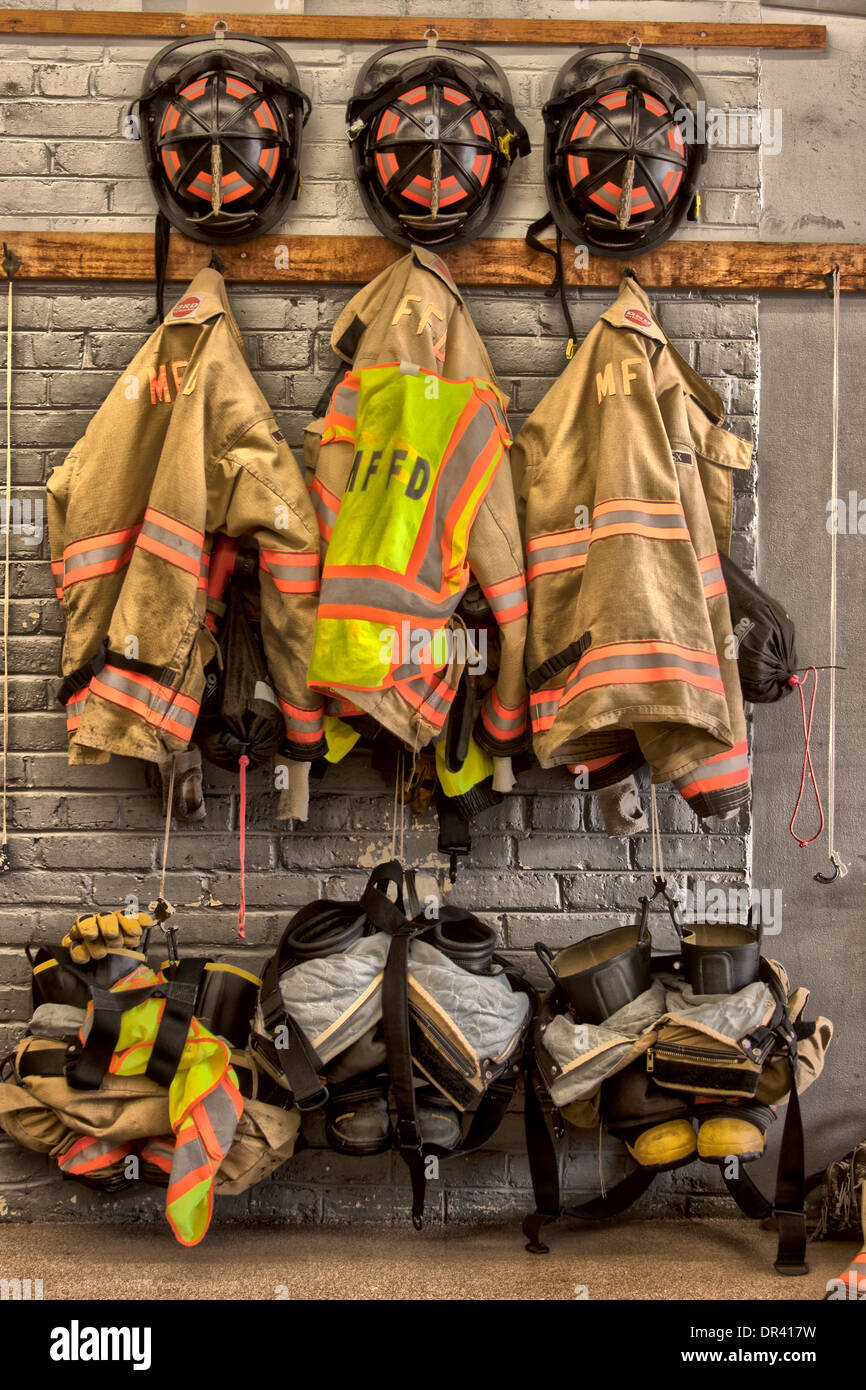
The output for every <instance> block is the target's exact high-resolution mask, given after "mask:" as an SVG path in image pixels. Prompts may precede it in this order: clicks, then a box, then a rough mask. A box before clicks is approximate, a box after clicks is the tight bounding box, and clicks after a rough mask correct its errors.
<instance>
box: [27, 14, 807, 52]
mask: <svg viewBox="0 0 866 1390" xmlns="http://www.w3.org/2000/svg"><path fill="white" fill-rule="evenodd" d="M217 20H225V22H226V23H227V24H228V26H229V29H230V30H233V31H234V32H235V33H239V34H258V35H259V36H260V37H262V38H270V39H291V40H307V41H311V40H317V41H318V42H320V43H321V42H332V43H344V42H345V41H346V40H347V39H353V40H357V41H359V42H367V43H397V42H402V41H406V40H412V39H421V38H422V37H423V35H424V30H425V29H426V28H427V27H428V25H433V26H434V27H435V28H436V30H437V31H438V33H439V37H440V38H441V39H449V40H453V41H458V42H461V43H482V44H501V43H514V44H551V45H560V44H563V45H566V46H570V47H572V48H577V47H579V46H580V45H582V44H594V43H626V42H627V41H628V39H629V38H630V37H631V35H632V34H637V36H638V37H639V38H640V39H641V40H642V42H643V43H645V44H655V45H661V46H662V47H664V48H672V47H675V48H702V47H709V46H712V47H714V48H788V49H822V48H824V47H826V42H827V30H826V26H825V25H823V24H687V23H686V24H684V23H640V22H638V23H635V22H624V23H617V22H614V21H613V20H592V19H591V20H585V19H563V20H560V19H540V20H536V19H481V18H479V19H460V18H453V19H452V18H446V17H441V18H440V17H437V16H432V17H429V18H426V19H425V18H422V17H420V16H415V15H412V16H395V15H382V16H379V15H359V14H352V15H289V14H279V13H271V14H255V15H251V14H225V15H224V14H200V15H190V14H178V13H154V14H131V13H129V12H128V11H122V12H120V13H112V12H110V11H107V10H3V9H0V34H28V35H45V34H58V35H63V36H64V37H65V38H72V37H89V38H124V39H135V38H141V39H144V38H165V39H171V38H177V37H182V36H185V35H191V34H203V35H210V33H211V32H212V30H213V26H214V24H215V22H216V21H217Z"/></svg>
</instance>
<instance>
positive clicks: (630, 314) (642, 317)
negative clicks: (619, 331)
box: [623, 309, 653, 328]
mask: <svg viewBox="0 0 866 1390" xmlns="http://www.w3.org/2000/svg"><path fill="white" fill-rule="evenodd" d="M623 318H624V319H628V321H629V323H637V324H640V326H641V328H652V326H653V321H652V319H651V318H649V317H648V316H647V315H646V314H644V313H642V312H641V310H640V309H626V311H625V313H624V314H623Z"/></svg>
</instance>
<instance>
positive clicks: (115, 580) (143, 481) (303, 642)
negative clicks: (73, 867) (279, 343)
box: [48, 270, 325, 799]
mask: <svg viewBox="0 0 866 1390" xmlns="http://www.w3.org/2000/svg"><path fill="white" fill-rule="evenodd" d="M48 523H49V530H50V535H51V558H52V567H53V570H54V575H55V583H56V586H57V595H58V598H59V599H60V602H61V605H62V608H63V616H64V619H65V623H66V632H65V637H64V642H63V654H62V675H63V676H64V677H65V680H64V683H63V687H62V689H61V699H62V701H63V702H64V703H65V705H66V711H67V724H68V733H69V760H70V762H72V763H99V762H107V761H108V758H109V756H110V754H111V753H121V754H128V755H132V756H133V757H138V758H144V759H147V760H149V761H156V760H158V759H159V758H160V757H162V756H164V755H165V754H166V753H171V752H176V751H178V750H180V749H182V748H184V747H185V746H186V744H187V743H188V742H189V739H190V737H191V735H192V732H193V729H194V726H195V722H196V717H197V715H198V711H199V702H200V699H201V695H202V690H203V668H204V666H205V665H206V663H207V662H208V661H209V659H210V658H211V656H212V655H213V652H214V649H215V644H214V641H213V638H212V637H211V635H210V633H209V632H208V630H207V628H206V627H205V625H204V617H205V611H206V601H207V583H208V565H209V560H210V553H211V548H212V545H213V540H214V536H215V533H217V532H224V533H225V534H226V535H228V536H234V537H238V536H242V535H243V536H247V537H250V538H252V539H253V540H255V541H256V543H257V544H258V547H259V556H260V581H261V628H262V637H263V642H264V647H265V655H266V659H267V663H268V667H269V670H270V675H271V680H272V682H273V685H274V688H275V691H276V694H277V698H278V700H279V704H280V707H281V709H282V712H283V716H284V719H285V728H286V742H285V753H286V755H287V756H288V758H289V759H291V760H294V761H293V762H292V763H291V764H290V766H291V775H294V776H295V778H296V779H297V780H298V781H299V782H303V781H304V780H305V777H306V773H307V772H308V764H309V761H310V760H311V759H313V758H315V757H317V756H319V755H320V754H321V753H322V752H324V749H325V744H324V738H323V731H322V708H321V699H320V697H319V696H318V695H316V694H315V693H314V692H312V691H310V690H309V689H308V688H307V683H306V669H307V663H308V661H309V654H310V645H311V642H312V636H313V629H314V624H315V611H316V593H317V589H318V532H317V529H316V522H315V516H314V514H313V510H312V506H311V503H310V498H309V495H308V493H307V490H306V487H305V485H304V480H303V477H302V474H301V471H300V469H299V467H298V465H297V463H296V462H295V459H294V458H293V456H292V454H291V451H290V450H289V447H288V445H287V444H286V441H285V439H284V438H283V436H282V434H281V433H280V431H279V429H278V427H277V424H276V422H275V420H274V418H273V415H272V413H271V410H270V408H269V406H268V404H267V401H266V400H265V398H264V396H263V395H262V393H261V391H260V390H259V388H258V386H257V385H256V383H255V381H254V380H253V378H252V376H251V374H250V370H249V367H248V365H247V359H246V354H245V351H244V346H243V343H242V340H241V336H240V331H239V329H238V326H237V324H236V322H235V319H234V316H233V315H232V312H231V309H230V308H229V304H228V300H227V297H226V291H225V284H224V281H223V279H222V277H221V276H220V275H219V274H218V273H217V272H216V271H215V270H203V271H201V272H200V273H199V274H198V275H197V276H196V278H195V279H194V281H193V282H192V284H191V285H190V286H189V288H188V290H187V291H186V293H185V294H184V295H182V297H181V299H180V300H179V301H178V303H177V304H175V306H174V307H173V308H172V309H171V311H170V312H169V313H168V315H167V316H166V318H165V320H164V322H163V323H162V324H161V325H160V326H159V327H158V328H157V329H156V331H155V332H154V333H153V335H152V336H151V337H150V338H149V339H148V341H147V342H146V343H145V345H144V346H143V347H142V348H141V350H140V351H139V352H138V353H137V354H136V356H135V358H134V359H133V361H132V362H131V363H130V365H129V367H128V368H127V370H126V372H124V374H123V376H121V378H120V379H119V381H118V382H117V384H116V385H115V386H114V388H113V390H112V391H111V393H110V395H109V396H108V398H107V400H106V401H105V403H104V404H103V405H102V406H101V408H100V409H99V410H98V411H97V413H96V415H95V416H94V418H93V420H92V421H91V422H90V424H89V426H88V428H87V432H86V433H85V435H84V438H83V439H81V440H79V442H78V443H77V444H76V445H75V447H74V448H73V450H72V452H71V453H70V454H69V456H68V458H67V459H66V461H65V463H63V464H62V465H61V467H59V468H57V469H55V471H54V473H53V474H52V475H51V478H50V479H49V482H48ZM299 791H300V793H301V799H302V791H303V789H302V788H299Z"/></svg>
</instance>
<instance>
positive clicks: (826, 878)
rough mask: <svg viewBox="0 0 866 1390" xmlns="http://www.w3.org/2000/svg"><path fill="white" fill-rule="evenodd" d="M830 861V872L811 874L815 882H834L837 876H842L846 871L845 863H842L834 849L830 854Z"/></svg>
mask: <svg viewBox="0 0 866 1390" xmlns="http://www.w3.org/2000/svg"><path fill="white" fill-rule="evenodd" d="M830 863H831V864H832V865H833V872H832V874H813V875H812V877H813V878H814V880H815V882H816V883H835V882H836V879H837V878H844V877H845V875H846V874H847V872H848V866H847V864H843V863H842V860H841V859H840V858H839V855H838V854H837V852H836V850H833V852H832V854H831V855H830Z"/></svg>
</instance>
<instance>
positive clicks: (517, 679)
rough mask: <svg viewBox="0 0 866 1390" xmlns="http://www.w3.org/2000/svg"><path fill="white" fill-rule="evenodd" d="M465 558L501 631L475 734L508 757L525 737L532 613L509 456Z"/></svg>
mask: <svg viewBox="0 0 866 1390" xmlns="http://www.w3.org/2000/svg"><path fill="white" fill-rule="evenodd" d="M467 559H468V560H469V566H470V568H471V570H472V572H473V574H474V575H475V577H476V579H477V580H478V583H479V584H480V585H481V587H482V589H483V590H484V595H485V597H486V599H487V602H488V604H489V605H490V608H491V610H492V612H493V616H494V617H495V619H496V623H497V626H498V630H499V670H498V671H497V673H496V681H495V684H494V685H493V686H491V688H490V689H489V690H488V691H487V694H486V695H485V697H484V700H483V702H482V705H481V713H480V716H479V719H478V724H477V727H476V730H475V737H476V739H477V740H478V742H479V744H480V745H481V747H482V748H485V749H486V750H487V752H488V753H492V754H493V756H494V757H499V758H506V757H510V756H511V755H512V754H513V753H518V752H520V751H521V750H522V749H523V748H524V747H525V746H526V741H527V713H526V699H527V697H526V684H525V681H524V675H523V660H524V648H525V645H526V627H527V614H528V606H527V601H526V578H525V575H524V570H523V551H522V547H521V543H520V532H519V530H518V525H517V510H516V507H515V502H514V490H513V487H512V482H511V475H510V472H509V469H508V461H507V458H506V459H504V460H503V462H502V465H501V466H500V468H499V470H498V472H497V474H496V477H495V478H494V480H493V483H492V484H491V486H490V490H489V492H488V493H487V496H486V497H485V499H484V504H483V505H482V507H481V508H480V510H479V512H478V515H477V516H476V518H475V522H474V525H473V527H472V531H471V533H470V536H469V548H468V551H467Z"/></svg>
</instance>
